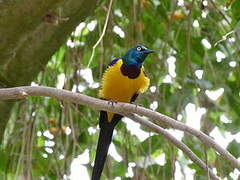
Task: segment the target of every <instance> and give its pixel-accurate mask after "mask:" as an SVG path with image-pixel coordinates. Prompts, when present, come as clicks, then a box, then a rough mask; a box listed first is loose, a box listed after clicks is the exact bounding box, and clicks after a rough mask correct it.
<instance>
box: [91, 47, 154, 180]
mask: <svg viewBox="0 0 240 180" xmlns="http://www.w3.org/2000/svg"><path fill="white" fill-rule="evenodd" d="M153 52H154V51H153V50H150V49H148V48H146V47H144V46H142V45H138V46H136V47H133V48H131V49H129V50H128V51H127V53H126V54H125V55H124V56H122V57H121V58H116V59H114V60H112V61H111V62H110V63H109V65H108V67H107V69H106V70H105V72H104V73H103V76H102V81H101V88H100V90H99V98H101V99H104V100H108V101H109V102H125V103H133V102H134V101H135V100H136V98H137V97H138V94H139V93H144V92H145V91H146V90H147V88H148V86H149V83H150V80H149V78H148V77H147V76H146V75H145V72H144V67H143V63H144V60H145V58H146V57H147V56H148V55H149V54H150V53H153ZM122 117H123V116H122V115H119V114H116V113H112V112H106V111H100V117H99V127H100V133H99V138H98V144H97V150H96V156H95V161H94V167H93V171H92V178H91V180H100V178H101V174H102V171H103V168H104V163H105V160H106V156H107V153H108V149H109V145H110V143H111V141H112V135H113V130H114V128H115V126H116V125H117V124H118V122H119V121H120V120H121V119H122Z"/></svg>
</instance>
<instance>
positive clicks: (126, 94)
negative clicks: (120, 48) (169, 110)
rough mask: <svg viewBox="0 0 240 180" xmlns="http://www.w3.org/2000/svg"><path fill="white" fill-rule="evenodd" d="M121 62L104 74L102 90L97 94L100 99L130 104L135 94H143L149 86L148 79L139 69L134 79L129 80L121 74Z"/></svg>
mask: <svg viewBox="0 0 240 180" xmlns="http://www.w3.org/2000/svg"><path fill="white" fill-rule="evenodd" d="M121 67H122V60H119V61H118V62H117V63H116V64H114V65H113V66H110V67H109V68H108V69H107V70H106V71H105V73H104V75H103V79H102V88H101V90H100V92H99V96H100V97H101V98H104V99H107V100H116V101H120V102H130V99H131V97H132V96H133V95H134V94H135V93H143V92H144V91H145V90H146V89H147V88H148V86H149V79H148V78H147V77H146V76H145V75H144V72H143V71H144V69H143V67H142V68H141V70H140V72H139V74H138V76H137V77H135V78H129V77H128V76H126V74H124V72H122V70H121Z"/></svg>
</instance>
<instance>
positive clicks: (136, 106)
mask: <svg viewBox="0 0 240 180" xmlns="http://www.w3.org/2000/svg"><path fill="white" fill-rule="evenodd" d="M130 104H134V105H135V109H137V108H138V106H140V107H142V106H143V105H142V104H135V103H133V102H130Z"/></svg>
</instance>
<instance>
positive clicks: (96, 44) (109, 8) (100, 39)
mask: <svg viewBox="0 0 240 180" xmlns="http://www.w3.org/2000/svg"><path fill="white" fill-rule="evenodd" d="M112 3H113V0H110V4H109V7H108V12H107V17H106V20H105V24H104V27H103V31H102V34H101V36H100V37H99V39H98V41H97V42H96V43H95V44H94V46H93V49H92V55H91V57H90V60H89V62H88V65H87V68H89V66H90V64H91V63H92V60H93V57H94V55H95V49H96V47H97V46H98V45H99V43H100V42H101V41H102V39H103V37H104V35H105V33H106V29H107V25H108V21H109V17H110V12H111V9H112Z"/></svg>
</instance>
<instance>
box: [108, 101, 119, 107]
mask: <svg viewBox="0 0 240 180" xmlns="http://www.w3.org/2000/svg"><path fill="white" fill-rule="evenodd" d="M108 104H111V105H112V106H113V105H114V104H117V101H115V100H109V101H108Z"/></svg>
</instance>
